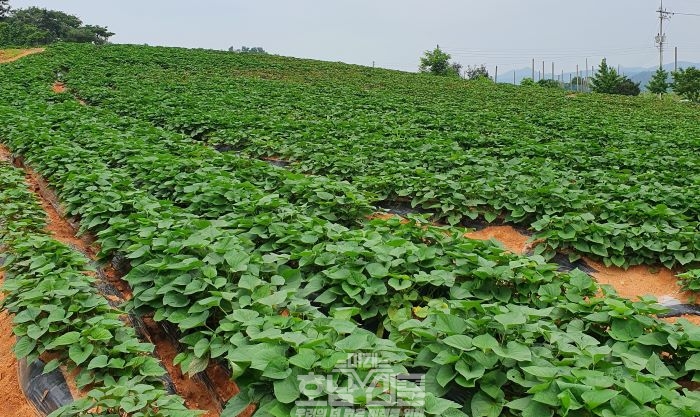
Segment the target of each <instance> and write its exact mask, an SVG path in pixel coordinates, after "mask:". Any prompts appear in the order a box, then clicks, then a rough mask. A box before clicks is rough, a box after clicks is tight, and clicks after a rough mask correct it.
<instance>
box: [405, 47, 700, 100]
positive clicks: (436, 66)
mask: <svg viewBox="0 0 700 417" xmlns="http://www.w3.org/2000/svg"><path fill="white" fill-rule="evenodd" d="M451 59H452V57H451V56H450V54H448V53H446V52H444V51H443V50H441V49H440V45H438V46H437V47H436V48H435V49H434V50H432V51H425V53H424V54H423V56H422V57H421V59H420V66H419V71H420V72H422V73H428V74H433V75H438V76H445V77H462V65H461V64H460V63H458V62H451V61H450V60H451ZM669 75H670V76H672V78H673V81H672V82H670V81H669V79H670V77H669ZM464 78H466V79H469V80H477V79H487V80H490V79H491V77H490V76H489V73H488V70H487V69H486V67H485V65H477V66H474V67H471V66H470V67H467V70H466V71H465V73H464ZM577 78H578V77H577ZM577 81H578V85H580V84H581V81H582V79H580V78H578V80H577ZM521 85H523V86H532V85H539V86H541V87H547V88H561V84H560V83H559V82H558V81H556V80H547V79H542V80H539V81H538V82H535V81H534V80H532V79H531V78H526V79H524V80H523V81H522V82H521ZM590 86H591V90H592V91H593V92H596V93H605V94H618V95H627V96H636V95H639V94H640V93H641V88H640V83H635V82H634V81H632V80H631V79H630V78H629V77H627V76H625V75H622V74H619V73H618V72H617V71H616V70H615V68H613V67H610V66H609V65H608V63H607V59H603V60H602V61H601V63H600V65H599V67H598V70H597V71H596V73H595V74H594V75H593V77H591V79H590ZM646 87H647V90H649V92H651V93H654V94H658V95H663V94H666V93H668V92H669V90H672V91H673V92H675V93H676V94H678V95H679V96H680V97H683V98H684V99H686V100H689V101H692V102H696V103H700V70H699V69H697V68H694V67H690V68H686V69H680V70H678V71H674V72H673V73H672V74H669V73H668V71H665V70H664V69H663V68H659V70H658V71H656V73H655V74H654V77H653V78H652V79H651V81H650V82H649V84H647V86H646Z"/></svg>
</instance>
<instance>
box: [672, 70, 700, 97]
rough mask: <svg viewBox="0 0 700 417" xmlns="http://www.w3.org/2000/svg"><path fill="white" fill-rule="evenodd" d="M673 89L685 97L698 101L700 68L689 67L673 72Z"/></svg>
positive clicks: (699, 95)
mask: <svg viewBox="0 0 700 417" xmlns="http://www.w3.org/2000/svg"><path fill="white" fill-rule="evenodd" d="M673 91H675V92H676V93H677V94H678V95H680V96H681V97H683V98H685V99H688V100H690V101H692V102H695V103H700V70H699V69H697V68H695V67H690V68H686V69H680V70H678V71H676V72H674V73H673Z"/></svg>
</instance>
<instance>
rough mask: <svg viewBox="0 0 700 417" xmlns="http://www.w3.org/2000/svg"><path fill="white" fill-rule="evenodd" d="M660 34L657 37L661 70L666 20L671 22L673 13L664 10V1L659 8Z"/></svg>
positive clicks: (660, 67)
mask: <svg viewBox="0 0 700 417" xmlns="http://www.w3.org/2000/svg"><path fill="white" fill-rule="evenodd" d="M657 13H659V33H658V34H657V35H656V45H657V48H659V69H663V68H664V45H665V44H666V34H665V33H664V20H670V19H671V16H672V15H673V13H671V12H669V11H668V10H666V9H664V0H661V6H659V10H657Z"/></svg>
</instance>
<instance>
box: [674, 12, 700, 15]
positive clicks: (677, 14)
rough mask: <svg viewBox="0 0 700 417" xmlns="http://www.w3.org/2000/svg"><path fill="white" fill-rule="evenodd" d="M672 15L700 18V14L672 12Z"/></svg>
mask: <svg viewBox="0 0 700 417" xmlns="http://www.w3.org/2000/svg"><path fill="white" fill-rule="evenodd" d="M671 14H672V15H680V16H700V13H676V12H671Z"/></svg>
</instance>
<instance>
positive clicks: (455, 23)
mask: <svg viewBox="0 0 700 417" xmlns="http://www.w3.org/2000/svg"><path fill="white" fill-rule="evenodd" d="M10 4H11V5H12V6H13V7H15V8H21V7H28V6H39V7H46V8H51V9H57V10H62V11H65V12H68V13H71V14H75V15H77V16H79V17H80V18H81V19H83V21H84V22H86V23H88V24H96V25H101V26H107V27H108V28H109V29H110V30H111V31H112V32H115V33H116V34H117V35H116V36H114V37H113V38H112V39H111V40H112V42H114V43H134V44H149V45H163V46H180V47H190V48H209V49H228V47H230V46H234V47H236V48H238V47H241V46H243V45H245V46H249V47H252V46H262V47H263V48H265V50H267V51H268V52H271V53H275V54H279V55H286V56H294V57H300V58H313V59H320V60H326V61H342V62H347V63H353V64H361V65H372V64H373V63H374V64H375V65H376V66H378V67H385V68H393V69H400V70H405V71H415V70H417V67H418V61H419V57H420V56H421V55H422V53H423V52H424V51H425V50H428V49H433V48H434V47H435V46H436V45H438V44H439V45H440V47H441V48H442V49H443V50H445V51H447V52H448V53H450V54H451V55H452V57H453V60H455V61H458V62H460V63H461V64H463V65H464V66H465V67H466V66H467V65H478V64H485V65H486V66H487V68H489V69H490V70H491V71H493V69H494V67H495V66H496V65H498V66H499V71H501V72H505V71H508V70H512V69H516V68H523V67H529V66H531V62H532V59H533V58H534V59H535V60H536V61H537V66H538V68H541V66H542V61H546V68H547V71H548V72H549V71H551V62H554V63H555V71H556V72H557V73H559V72H560V71H561V70H565V71H566V72H568V71H573V70H575V68H576V65H577V64H578V65H580V66H581V67H583V66H584V65H585V60H586V58H588V59H589V66H591V65H593V63H597V62H599V61H600V59H601V58H603V57H607V58H608V63H610V64H612V65H621V66H622V68H623V70H624V68H625V67H653V66H655V65H658V62H659V53H658V50H657V49H656V48H655V46H654V37H655V36H656V34H657V33H658V30H659V19H658V14H657V13H655V11H656V10H657V9H658V8H659V0H614V1H612V0H588V1H586V2H571V1H561V0H527V1H523V0H482V1H473V0H294V1H290V0H248V1H241V0H228V1H224V0H200V1H197V2H192V1H185V0H139V1H136V0H119V1H114V0H112V1H106V0H105V1H95V0H10ZM664 6H665V8H666V9H668V10H669V11H673V12H680V13H697V14H700V0H665V2H664ZM665 25H666V30H665V32H666V35H667V38H668V45H669V48H668V52H667V53H666V55H665V60H666V62H672V61H673V59H674V56H673V47H678V49H679V52H678V54H679V60H681V61H692V62H700V16H682V15H675V16H673V17H672V18H671V20H670V21H667V22H665Z"/></svg>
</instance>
